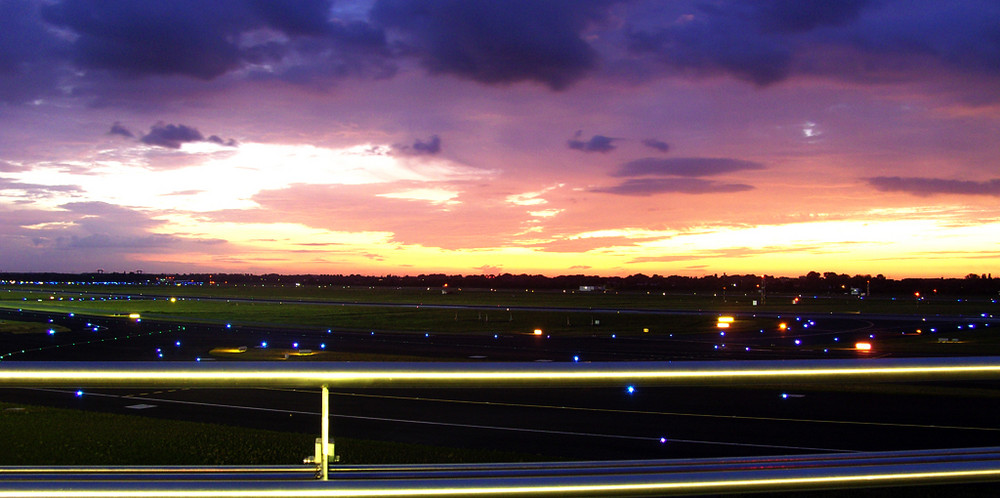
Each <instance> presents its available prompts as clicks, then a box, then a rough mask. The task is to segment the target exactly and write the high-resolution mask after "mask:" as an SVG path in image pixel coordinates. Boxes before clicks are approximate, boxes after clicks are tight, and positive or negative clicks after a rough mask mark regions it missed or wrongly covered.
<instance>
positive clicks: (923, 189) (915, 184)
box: [866, 176, 1000, 197]
mask: <svg viewBox="0 0 1000 498" xmlns="http://www.w3.org/2000/svg"><path fill="white" fill-rule="evenodd" d="M866 181H867V182H868V184H869V185H871V186H872V187H874V188H875V189H877V190H880V191H882V192H906V193H909V194H913V195H919V196H922V197H926V196H931V195H937V194H956V195H989V196H993V197H1000V179H996V178H995V179H993V180H989V181H985V182H975V181H965V180H946V179H942V178H923V177H899V176H876V177H873V178H867V179H866Z"/></svg>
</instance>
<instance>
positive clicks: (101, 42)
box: [42, 0, 385, 80]
mask: <svg viewBox="0 0 1000 498" xmlns="http://www.w3.org/2000/svg"><path fill="white" fill-rule="evenodd" d="M331 3H332V2H330V1H329V0H305V1H292V0H284V1H267V0H213V1H211V2H203V1H201V0H173V1H169V2H135V1H132V0H63V1H60V2H56V3H53V4H49V5H46V6H45V7H44V8H43V11H42V13H43V16H44V18H45V20H46V21H48V22H49V23H50V24H52V25H54V26H58V27H59V28H62V29H65V30H68V31H70V32H72V33H73V34H74V35H75V40H74V41H73V43H72V51H71V54H72V58H73V60H74V61H75V63H76V64H77V65H78V66H80V67H83V68H93V69H107V70H111V71H114V72H116V73H122V74H127V75H135V76H144V75H183V76H190V77H194V78H199V79H204V80H209V79H213V78H216V77H218V76H221V75H223V74H225V73H227V72H230V71H233V70H235V69H237V68H240V67H241V66H242V65H243V63H244V61H245V60H253V61H254V62H260V61H261V60H262V59H280V58H281V57H284V56H285V55H287V54H288V53H290V52H293V51H298V50H299V49H300V48H301V47H299V46H298V45H297V43H299V42H300V41H301V40H302V39H306V38H308V39H312V40H316V41H318V42H317V43H318V44H320V45H323V48H326V49H330V48H345V47H349V48H351V49H359V48H361V47H372V48H379V47H382V46H384V43H385V40H384V37H383V36H382V34H381V31H380V30H378V29H377V28H374V27H372V26H370V25H367V24H366V23H364V22H360V21H352V22H337V21H335V20H332V19H331V17H330V8H331ZM260 30H272V31H274V32H277V33H280V34H282V35H285V38H281V37H273V39H271V40H267V41H260V42H258V43H256V44H255V43H251V41H250V40H251V39H252V37H250V36H248V35H250V34H252V33H254V32H260ZM315 45H316V44H314V45H313V46H314V48H316V49H317V50H319V48H318V47H315ZM312 55H313V56H315V54H312Z"/></svg>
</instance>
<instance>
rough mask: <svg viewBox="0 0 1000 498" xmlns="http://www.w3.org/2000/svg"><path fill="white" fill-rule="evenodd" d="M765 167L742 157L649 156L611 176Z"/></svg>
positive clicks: (694, 173)
mask: <svg viewBox="0 0 1000 498" xmlns="http://www.w3.org/2000/svg"><path fill="white" fill-rule="evenodd" d="M762 169H764V165H763V164H760V163H756V162H753V161H744V160H740V159H727V158H710V157H677V158H671V159H660V158H653V157H647V158H643V159H636V160H635V161H629V162H627V163H625V164H623V165H622V166H621V168H619V169H618V171H616V172H614V173H612V175H611V176H618V177H622V176H649V175H673V176H686V177H701V176H716V175H722V174H726V173H735V172H739V171H755V170H762Z"/></svg>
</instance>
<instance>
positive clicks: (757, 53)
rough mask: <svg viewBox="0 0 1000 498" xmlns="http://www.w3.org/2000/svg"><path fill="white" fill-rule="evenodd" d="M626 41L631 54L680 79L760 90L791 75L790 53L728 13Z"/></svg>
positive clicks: (638, 33)
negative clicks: (722, 80)
mask: <svg viewBox="0 0 1000 498" xmlns="http://www.w3.org/2000/svg"><path fill="white" fill-rule="evenodd" d="M627 39H628V48H629V50H630V51H631V52H633V53H635V54H652V55H654V56H655V57H656V58H657V59H658V60H659V61H660V62H661V63H662V64H664V65H666V66H667V67H669V68H671V69H673V70H675V71H678V72H680V73H682V74H685V73H686V74H693V75H695V76H711V75H716V74H729V75H731V76H733V77H735V78H737V79H741V80H744V81H749V82H752V83H754V84H756V85H758V86H765V85H769V84H772V83H775V82H777V81H781V80H783V79H785V78H787V77H788V75H789V73H790V72H791V61H792V53H791V50H790V48H789V47H788V46H786V44H784V43H782V40H780V39H776V38H775V37H771V36H767V35H765V34H763V33H761V32H760V31H759V29H754V28H753V27H752V26H748V25H747V21H746V20H745V19H743V18H740V17H735V16H732V15H731V14H728V13H717V14H716V13H709V14H708V15H707V16H705V17H698V18H695V19H693V20H691V21H688V22H683V23H679V24H672V25H670V26H669V27H666V28H652V29H648V30H641V31H631V32H629V33H628V34H627Z"/></svg>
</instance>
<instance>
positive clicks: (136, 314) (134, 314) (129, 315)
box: [128, 313, 140, 320]
mask: <svg viewBox="0 0 1000 498" xmlns="http://www.w3.org/2000/svg"><path fill="white" fill-rule="evenodd" d="M128 317H129V318H131V319H133V320H135V319H137V318H140V316H139V314H138V313H129V314H128Z"/></svg>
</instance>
